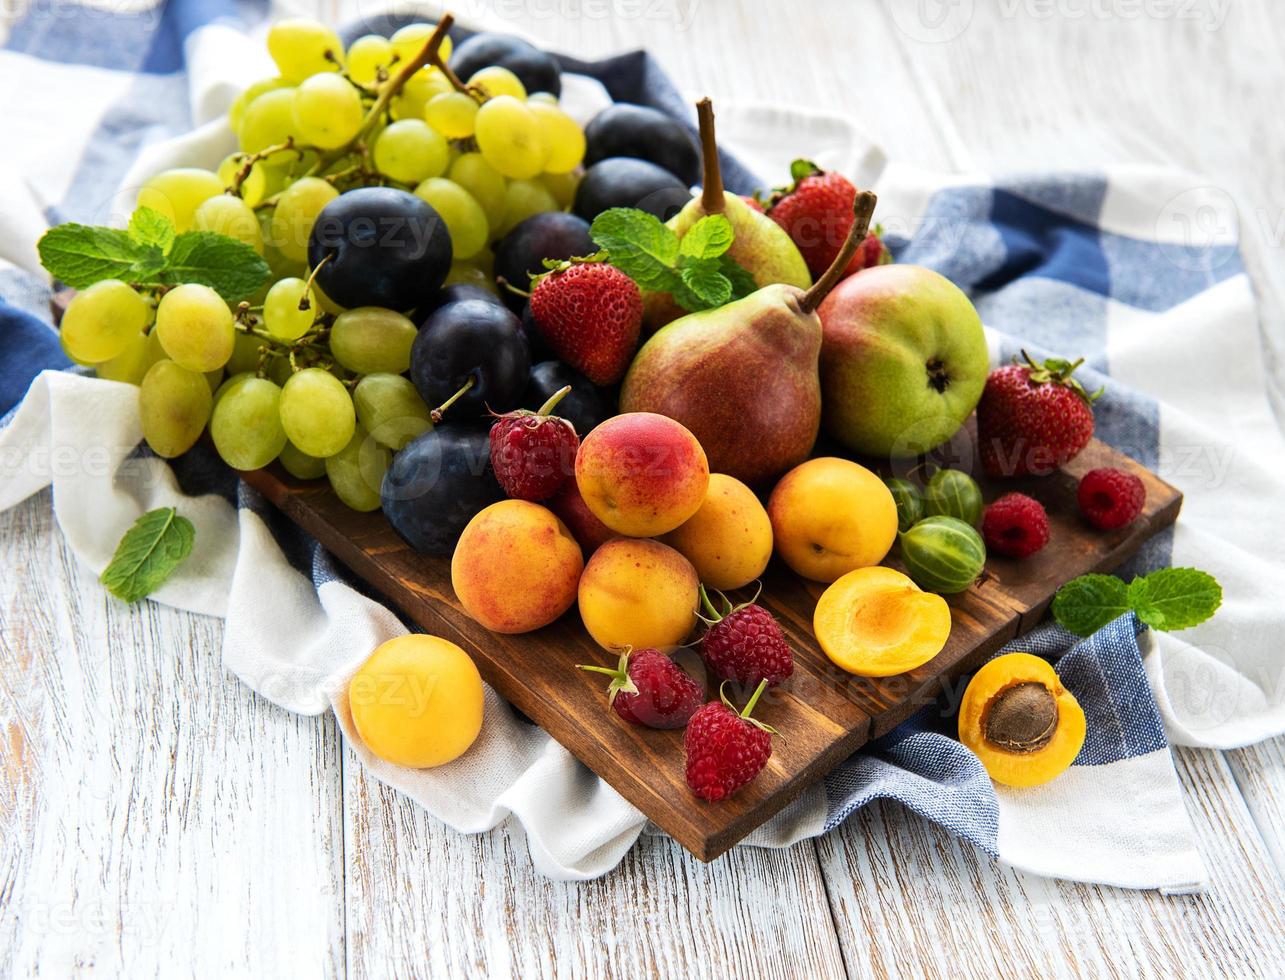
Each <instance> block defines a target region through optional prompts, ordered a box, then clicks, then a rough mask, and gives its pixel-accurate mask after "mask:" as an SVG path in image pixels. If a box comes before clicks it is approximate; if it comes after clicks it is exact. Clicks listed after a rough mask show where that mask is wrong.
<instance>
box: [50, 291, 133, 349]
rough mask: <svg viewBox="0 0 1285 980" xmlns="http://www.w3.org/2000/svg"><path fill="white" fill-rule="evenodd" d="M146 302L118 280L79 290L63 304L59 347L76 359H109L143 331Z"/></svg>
mask: <svg viewBox="0 0 1285 980" xmlns="http://www.w3.org/2000/svg"><path fill="white" fill-rule="evenodd" d="M149 313H150V311H149V309H148V306H147V301H146V300H144V299H143V297H142V296H139V295H138V293H137V292H135V291H134V290H133V289H132V288H131V287H130V286H128V285H127V284H125V283H123V282H121V281H120V280H119V279H104V280H103V281H102V282H96V283H94V284H93V285H92V286H90V287H89V288H88V289H82V290H81V291H80V292H78V293H77V294H76V295H75V296H74V297H73V298H72V301H71V302H70V303H69V304H68V305H67V311H66V312H65V313H63V315H62V326H61V327H60V328H59V330H60V333H61V337H62V346H63V350H65V351H66V352H67V354H68V355H69V356H70V357H71V358H72V359H73V360H76V361H81V362H84V363H87V364H94V363H97V362H100V361H110V360H111V359H112V358H113V357H116V356H118V355H119V354H121V353H122V352H123V351H124V350H125V348H127V347H128V346H129V345H130V342H131V341H132V340H134V339H135V338H137V337H141V336H142V334H143V328H144V327H145V326H147V318H148V316H149Z"/></svg>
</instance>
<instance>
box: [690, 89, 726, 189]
mask: <svg viewBox="0 0 1285 980" xmlns="http://www.w3.org/2000/svg"><path fill="white" fill-rule="evenodd" d="M696 119H697V121H698V122H699V123H700V134H701V160H702V164H703V167H704V171H705V173H704V175H703V178H702V182H701V208H702V209H704V211H705V213H706V214H722V213H723V211H724V210H725V209H726V207H727V200H726V197H725V196H724V194H723V172H722V171H721V170H720V169H719V166H718V140H717V139H715V137H714V103H713V102H711V101H710V100H709V97H708V96H706V97H705V98H703V99H701V100H700V101H699V102H697V103H696Z"/></svg>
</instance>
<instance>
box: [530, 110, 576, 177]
mask: <svg viewBox="0 0 1285 980" xmlns="http://www.w3.org/2000/svg"><path fill="white" fill-rule="evenodd" d="M527 109H529V110H530V111H531V113H532V114H533V115H534V116H535V118H536V120H537V121H538V122H539V124H540V128H541V131H542V133H543V135H544V145H545V146H547V147H548V148H549V157H548V159H547V160H545V161H544V169H545V170H546V171H548V172H549V173H551V174H566V173H570V172H571V171H572V170H575V169H576V167H578V166H580V161H581V160H583V159H584V151H585V139H584V131H583V130H582V129H581V128H580V124H579V123H577V122H576V121H575V120H574V119H572V118H571V117H570V116H568V115H567V114H566V113H565V112H563V111H562V110H561V109H559V108H558V107H557V106H556V105H549V104H548V103H547V102H528V103H527Z"/></svg>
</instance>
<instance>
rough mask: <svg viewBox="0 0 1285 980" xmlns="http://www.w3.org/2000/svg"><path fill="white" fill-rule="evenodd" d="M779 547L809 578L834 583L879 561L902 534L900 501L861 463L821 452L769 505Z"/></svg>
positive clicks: (789, 476)
mask: <svg viewBox="0 0 1285 980" xmlns="http://www.w3.org/2000/svg"><path fill="white" fill-rule="evenodd" d="M767 512H768V516H769V517H771V519H772V533H773V535H774V536H775V539H776V550H777V552H778V553H779V554H780V556H781V557H782V558H783V559H785V563H786V564H787V565H789V566H790V567H791V568H792V569H794V571H796V572H798V574H800V575H802V576H803V577H804V578H810V579H813V580H815V581H817V582H833V581H834V580H835V579H837V578H838V577H839V576H840V575H844V574H846V573H848V572H850V571H852V570H853V569H854V568H863V567H865V566H866V565H877V564H879V562H880V561H882V560H883V556H884V555H886V554H887V553H888V549H889V548H891V547H892V543H893V541H895V540H896V538H897V504H896V501H894V500H893V499H892V492H891V491H890V490H889V489H888V488H887V486H885V485H884V482H883V481H882V480H881V479H879V477H877V476H875V474H874V473H872V472H870V470H868V469H866V468H865V467H864V466H862V465H860V464H859V463H854V462H852V460H850V459H838V458H837V457H833V456H818V457H817V458H816V459H810V460H808V461H807V462H806V463H800V464H799V465H798V466H796V467H794V469H792V470H790V472H788V473H786V474H785V476H783V477H781V480H780V482H779V483H777V485H776V487H775V488H774V489H773V490H772V496H771V498H770V499H769V500H768V504H767Z"/></svg>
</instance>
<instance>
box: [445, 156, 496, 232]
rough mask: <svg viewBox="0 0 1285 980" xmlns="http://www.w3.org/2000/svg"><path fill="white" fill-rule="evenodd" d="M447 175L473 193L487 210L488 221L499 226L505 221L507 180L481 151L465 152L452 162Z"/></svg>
mask: <svg viewBox="0 0 1285 980" xmlns="http://www.w3.org/2000/svg"><path fill="white" fill-rule="evenodd" d="M447 177H449V178H450V179H451V180H453V181H455V183H457V184H459V185H460V186H461V187H463V188H464V189H465V190H466V191H468V192H469V193H470V194H472V195H473V199H474V200H476V201H477V203H478V204H480V205H482V210H483V211H485V212H486V223H487V224H488V225H490V226H491V227H492V228H499V227H500V224H501V222H503V221H504V190H505V186H506V183H505V180H504V177H503V176H502V175H501V174H500V172H499V171H498V170H496V169H495V168H494V167H492V166H491V165H490V164H489V163H487V162H486V160H485V159H483V157H482V154H480V153H463V154H461V155H460V157H459V159H458V160H456V161H455V162H454V163H452V164H451V169H450V171H449V172H448V173H447Z"/></svg>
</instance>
